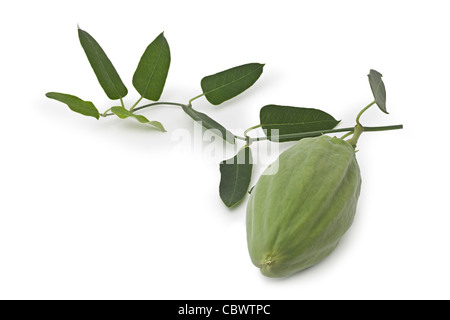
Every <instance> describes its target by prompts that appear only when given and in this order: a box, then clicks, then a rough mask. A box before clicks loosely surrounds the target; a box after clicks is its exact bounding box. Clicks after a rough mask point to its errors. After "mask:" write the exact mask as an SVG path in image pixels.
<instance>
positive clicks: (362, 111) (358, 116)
mask: <svg viewBox="0 0 450 320" xmlns="http://www.w3.org/2000/svg"><path fill="white" fill-rule="evenodd" d="M375 102H376V101H375V100H373V101H372V102H371V103H370V104H369V105H367V106H366V107H364V109H362V110H361V111H360V112H359V113H358V115H357V116H356V124H357V125H361V123H360V122H359V118H361V116H362V114H363V113H364V112H365V111H366V110H367V109H369V108H370V107H371V106H373V105H374V104H375Z"/></svg>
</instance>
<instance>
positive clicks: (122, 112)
mask: <svg viewBox="0 0 450 320" xmlns="http://www.w3.org/2000/svg"><path fill="white" fill-rule="evenodd" d="M111 112H112V113H114V114H115V115H116V116H118V117H119V118H120V119H126V118H130V117H131V118H135V119H136V120H137V121H139V122H140V123H147V124H149V125H152V126H153V127H155V128H156V129H158V130H161V131H162V132H166V129H164V126H163V125H162V124H161V122H159V121H150V120H148V119H147V118H146V117H144V116H142V115H139V114H134V113H132V112H131V111H129V110H127V109H125V108H124V107H112V108H111Z"/></svg>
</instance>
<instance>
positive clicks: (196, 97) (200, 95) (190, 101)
mask: <svg viewBox="0 0 450 320" xmlns="http://www.w3.org/2000/svg"><path fill="white" fill-rule="evenodd" d="M204 95H205V94H204V93H202V94H199V95H198V96H195V97H193V98H192V99H191V100H189V103H188V104H189V105H190V104H191V103H192V101H194V100H196V99H198V98H201V97H203V96H204Z"/></svg>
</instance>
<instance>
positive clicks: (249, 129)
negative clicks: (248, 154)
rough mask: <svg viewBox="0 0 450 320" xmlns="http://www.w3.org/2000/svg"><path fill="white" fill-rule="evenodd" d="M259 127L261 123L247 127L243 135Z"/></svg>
mask: <svg viewBox="0 0 450 320" xmlns="http://www.w3.org/2000/svg"><path fill="white" fill-rule="evenodd" d="M259 127H261V124H257V125H256V126H253V127H250V128H248V129H247V130H245V131H244V136H247V133H249V132H250V131H252V130H254V129H257V128H259Z"/></svg>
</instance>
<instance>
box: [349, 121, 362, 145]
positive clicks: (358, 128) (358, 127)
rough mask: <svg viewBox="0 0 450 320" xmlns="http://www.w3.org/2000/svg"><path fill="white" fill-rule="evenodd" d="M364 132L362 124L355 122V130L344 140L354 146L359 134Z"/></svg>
mask: <svg viewBox="0 0 450 320" xmlns="http://www.w3.org/2000/svg"><path fill="white" fill-rule="evenodd" d="M363 132H364V128H363V126H362V125H360V124H357V125H356V126H355V130H354V131H353V137H351V138H350V139H348V140H346V141H347V142H348V143H350V144H351V145H352V146H353V148H356V144H357V143H358V139H359V137H360V136H361V134H362V133H363Z"/></svg>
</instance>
